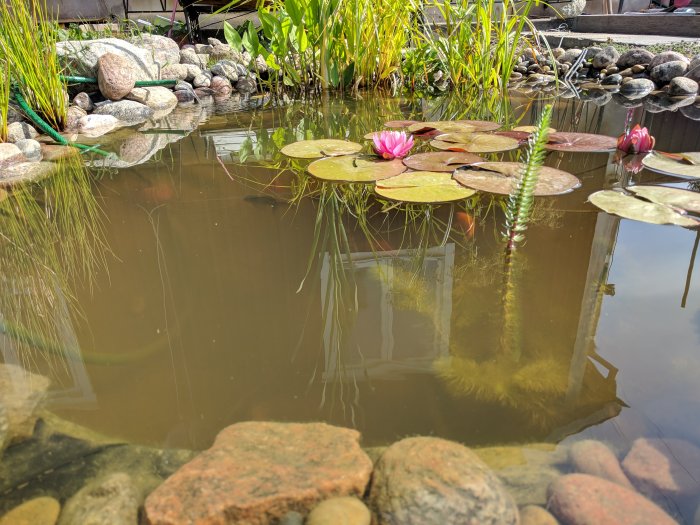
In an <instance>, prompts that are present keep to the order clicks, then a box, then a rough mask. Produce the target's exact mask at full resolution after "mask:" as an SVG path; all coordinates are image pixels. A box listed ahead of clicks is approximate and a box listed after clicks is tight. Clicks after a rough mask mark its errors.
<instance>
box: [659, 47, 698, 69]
mask: <svg viewBox="0 0 700 525" xmlns="http://www.w3.org/2000/svg"><path fill="white" fill-rule="evenodd" d="M667 62H683V63H684V64H685V65H686V66H687V65H689V64H690V60H688V58H687V57H686V56H685V55H682V54H681V53H678V52H676V51H663V52H661V53H659V54H658V55H656V56H655V57H654V58H652V59H651V61H650V62H649V69H654V68H655V67H656V66H659V65H661V64H665V63H667Z"/></svg>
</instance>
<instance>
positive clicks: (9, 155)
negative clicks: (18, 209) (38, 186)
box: [0, 139, 31, 449]
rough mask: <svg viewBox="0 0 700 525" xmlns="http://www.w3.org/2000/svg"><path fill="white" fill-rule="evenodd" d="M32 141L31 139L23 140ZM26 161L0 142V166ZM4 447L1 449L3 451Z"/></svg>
mask: <svg viewBox="0 0 700 525" xmlns="http://www.w3.org/2000/svg"><path fill="white" fill-rule="evenodd" d="M21 140H31V139H21ZM21 160H24V155H23V153H22V150H21V149H20V148H19V147H18V146H17V145H16V144H13V143H11V142H0V166H3V165H4V164H10V163H12V162H19V161H21ZM1 448H2V447H0V449H1Z"/></svg>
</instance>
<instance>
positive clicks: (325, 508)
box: [306, 497, 372, 525]
mask: <svg viewBox="0 0 700 525" xmlns="http://www.w3.org/2000/svg"><path fill="white" fill-rule="evenodd" d="M371 521H372V514H371V513H370V511H369V509H368V508H367V507H366V506H365V504H364V503H362V501H360V500H359V499H357V498H348V497H346V498H331V499H327V500H326V501H322V502H321V503H319V504H318V505H316V506H315V507H314V509H313V510H312V511H311V513H310V514H309V516H308V517H307V518H306V525H370V523H371Z"/></svg>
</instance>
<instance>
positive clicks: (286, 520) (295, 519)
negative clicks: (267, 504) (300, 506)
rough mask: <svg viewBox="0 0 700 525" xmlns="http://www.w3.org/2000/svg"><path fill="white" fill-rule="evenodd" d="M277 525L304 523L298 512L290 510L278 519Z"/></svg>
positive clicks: (298, 524) (301, 524) (299, 524)
mask: <svg viewBox="0 0 700 525" xmlns="http://www.w3.org/2000/svg"><path fill="white" fill-rule="evenodd" d="M277 525H304V516H302V515H301V514H299V513H298V512H295V511H290V512H287V513H286V514H285V515H284V516H282V517H281V518H280V519H279V521H278V522H277Z"/></svg>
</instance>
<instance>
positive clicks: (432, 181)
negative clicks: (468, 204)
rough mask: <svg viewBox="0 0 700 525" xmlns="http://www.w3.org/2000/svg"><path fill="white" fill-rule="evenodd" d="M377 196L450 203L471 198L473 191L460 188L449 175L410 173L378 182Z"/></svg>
mask: <svg viewBox="0 0 700 525" xmlns="http://www.w3.org/2000/svg"><path fill="white" fill-rule="evenodd" d="M375 191H376V192H377V194H379V195H381V196H382V197H386V198H387V199H392V200H397V201H402V202H424V203H433V202H450V201H456V200H461V199H466V198H467V197H471V196H472V195H474V193H476V192H475V191H474V190H471V189H469V188H465V187H463V186H460V185H459V184H458V183H457V182H455V181H454V180H452V176H451V175H450V174H449V173H444V172H435V171H411V172H408V173H402V174H401V175H397V176H396V177H392V178H390V179H386V180H383V181H378V182H377V184H376V187H375Z"/></svg>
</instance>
